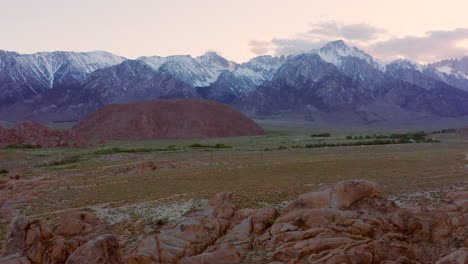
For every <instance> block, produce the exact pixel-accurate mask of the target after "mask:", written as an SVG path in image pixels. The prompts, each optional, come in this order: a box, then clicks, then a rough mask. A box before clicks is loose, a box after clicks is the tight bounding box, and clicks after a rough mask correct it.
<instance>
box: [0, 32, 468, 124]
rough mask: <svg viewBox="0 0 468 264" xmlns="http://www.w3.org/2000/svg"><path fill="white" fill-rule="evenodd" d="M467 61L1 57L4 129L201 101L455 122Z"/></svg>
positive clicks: (340, 46) (316, 114) (348, 53)
mask: <svg viewBox="0 0 468 264" xmlns="http://www.w3.org/2000/svg"><path fill="white" fill-rule="evenodd" d="M466 60H468V59H465V58H464V59H461V60H449V61H443V62H440V63H436V64H431V65H421V64H418V63H417V62H414V61H410V60H396V61H393V62H390V63H387V64H384V63H382V62H380V61H378V60H377V59H374V58H373V57H372V56H370V55H369V54H367V53H365V52H364V51H362V50H360V49H358V48H356V47H350V46H348V45H346V43H345V42H343V41H334V42H330V43H328V44H326V45H325V46H323V47H322V48H320V49H315V50H310V51H307V52H302V53H298V54H294V55H290V56H288V57H273V56H259V57H255V58H252V59H251V60H249V61H248V62H245V63H242V64H238V63H235V62H232V61H229V60H227V59H225V58H223V57H221V56H220V55H218V54H216V53H215V52H208V53H206V54H204V55H201V56H199V57H195V58H194V57H191V56H189V55H176V56H168V57H159V56H152V57H140V58H138V59H136V60H125V59H124V58H122V57H118V56H115V55H112V54H109V53H105V52H91V53H73V52H72V53H66V52H53V53H37V54H32V55H21V54H18V53H15V52H5V51H0V120H13V121H14V120H19V119H35V120H55V121H57V120H58V121H63V120H79V119H81V118H83V117H84V116H86V115H87V114H90V113H91V112H92V111H95V110H96V109H98V108H99V107H102V106H103V105H106V104H109V103H126V102H134V101H139V100H147V99H154V98H200V97H202V98H206V99H210V100H216V101H220V102H224V103H228V104H231V105H233V106H235V107H237V108H238V109H240V110H242V111H244V112H246V113H248V114H251V115H253V116H271V115H280V116H283V117H291V116H293V117H294V118H305V119H308V120H319V119H322V118H328V119H332V120H335V121H336V120H341V121H349V120H354V121H360V122H364V123H369V122H379V121H391V120H400V119H404V118H407V117H411V118H432V117H458V116H463V115H468V108H467V107H466V105H468V78H467V75H466V68H465V61H466ZM341 121H340V122H341Z"/></svg>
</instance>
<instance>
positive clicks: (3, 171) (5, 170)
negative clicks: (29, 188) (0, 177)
mask: <svg viewBox="0 0 468 264" xmlns="http://www.w3.org/2000/svg"><path fill="white" fill-rule="evenodd" d="M8 172H10V171H9V170H7V169H0V174H6V173H8Z"/></svg>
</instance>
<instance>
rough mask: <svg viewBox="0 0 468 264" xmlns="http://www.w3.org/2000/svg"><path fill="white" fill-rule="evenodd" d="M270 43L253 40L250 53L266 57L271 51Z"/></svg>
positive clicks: (250, 44)
mask: <svg viewBox="0 0 468 264" xmlns="http://www.w3.org/2000/svg"><path fill="white" fill-rule="evenodd" d="M270 44H271V42H270V41H263V40H251V41H249V43H248V45H249V51H250V52H252V53H253V54H255V55H258V56H260V55H265V54H266V53H267V52H268V51H269V49H270Z"/></svg>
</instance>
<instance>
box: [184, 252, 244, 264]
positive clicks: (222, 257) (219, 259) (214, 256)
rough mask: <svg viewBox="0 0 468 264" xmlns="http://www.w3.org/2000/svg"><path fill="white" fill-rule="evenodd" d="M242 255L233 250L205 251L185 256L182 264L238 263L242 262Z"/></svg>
mask: <svg viewBox="0 0 468 264" xmlns="http://www.w3.org/2000/svg"><path fill="white" fill-rule="evenodd" d="M240 261H241V257H240V255H239V254H238V253H237V252H236V251H233V250H229V249H220V250H217V251H213V252H209V253H203V254H200V255H197V256H194V257H186V258H183V259H182V261H181V262H180V263H181V264H236V263H240Z"/></svg>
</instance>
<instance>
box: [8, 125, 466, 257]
mask: <svg viewBox="0 0 468 264" xmlns="http://www.w3.org/2000/svg"><path fill="white" fill-rule="evenodd" d="M260 123H261V124H262V125H263V126H264V127H265V128H266V130H267V131H268V132H269V133H268V134H266V135H260V136H249V137H235V138H218V139H202V140H159V141H135V142H123V141H119V142H106V143H104V144H101V145H96V146H93V147H90V148H37V149H27V148H17V149H15V148H9V149H1V150H0V169H7V170H8V171H9V173H4V174H0V181H1V182H0V183H1V184H3V186H2V185H0V186H2V187H1V188H0V194H1V195H0V214H1V218H0V219H1V220H0V248H1V244H2V243H3V242H4V240H5V236H6V232H7V227H8V224H9V223H10V221H11V220H12V218H13V216H14V215H17V214H24V215H26V216H27V217H29V218H30V219H40V220H42V221H44V222H45V223H47V224H49V225H51V226H54V225H55V226H56V225H57V223H56V219H57V217H58V216H59V215H60V214H62V213H63V212H66V211H67V210H71V209H79V210H84V211H87V212H90V213H92V214H95V215H96V216H98V217H99V218H100V219H102V220H104V221H106V222H107V223H108V226H107V227H106V230H104V231H102V232H103V233H113V234H115V235H117V237H118V238H119V240H120V243H121V245H122V247H123V248H126V249H128V248H129V247H131V246H132V245H133V244H134V243H135V242H136V241H138V240H140V239H141V238H144V237H145V236H148V235H151V234H154V233H156V232H158V229H159V228H161V227H162V226H164V225H165V224H166V223H167V222H168V221H169V222H170V221H171V220H173V219H176V218H178V217H180V216H183V215H187V214H189V213H190V212H191V211H193V209H194V208H197V207H199V206H201V205H204V204H206V201H207V199H209V198H210V197H212V196H213V195H215V194H216V193H219V192H224V191H229V192H233V199H234V200H233V201H234V204H235V205H236V206H238V207H249V208H265V207H266V208H271V207H273V208H278V209H280V208H282V207H284V205H285V204H286V202H285V201H291V200H294V199H295V198H296V197H297V196H298V195H300V194H301V193H305V192H308V191H314V190H318V189H323V188H325V187H326V186H329V185H332V184H334V183H336V182H339V181H342V180H348V179H367V180H371V181H375V182H377V183H379V184H380V185H381V186H382V187H383V194H384V195H385V196H387V197H390V199H391V200H394V201H395V202H396V203H397V204H398V205H400V206H402V207H411V206H428V207H430V206H432V205H433V204H439V203H444V202H446V198H445V196H444V195H445V193H447V192H448V191H454V190H465V191H466V190H468V155H467V153H468V152H467V151H468V139H466V138H464V137H463V136H461V135H460V134H458V133H436V134H430V135H429V136H428V137H430V138H435V139H437V140H440V142H439V143H418V144H416V143H414V144H389V145H371V146H342V147H323V148H305V147H304V146H305V145H306V144H313V143H317V142H318V143H323V142H344V141H346V140H347V139H346V136H348V135H353V136H359V135H363V136H364V135H371V134H388V133H396V132H403V131H402V130H398V131H396V130H386V129H383V128H372V129H371V128H369V129H367V130H362V129H337V128H330V129H325V128H317V127H302V126H298V125H287V124H286V125H285V124H278V123H269V122H260ZM323 132H330V133H331V137H326V138H322V137H310V134H312V133H323ZM405 132H406V131H405Z"/></svg>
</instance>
